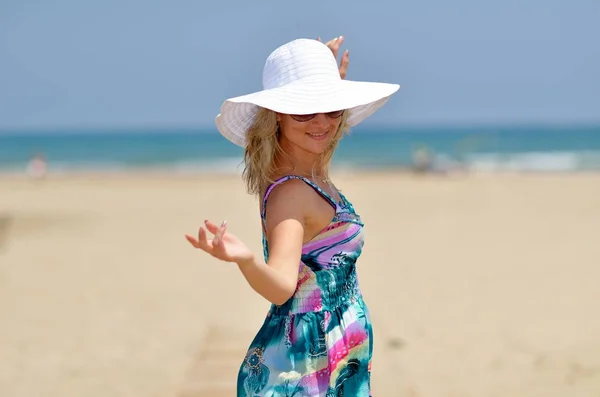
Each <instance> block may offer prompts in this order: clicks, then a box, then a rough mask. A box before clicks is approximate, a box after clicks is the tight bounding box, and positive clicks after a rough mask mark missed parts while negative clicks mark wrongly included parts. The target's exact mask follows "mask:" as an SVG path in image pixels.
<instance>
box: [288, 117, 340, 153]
mask: <svg viewBox="0 0 600 397" xmlns="http://www.w3.org/2000/svg"><path fill="white" fill-rule="evenodd" d="M343 113H344V111H343V110H340V111H336V112H330V113H317V114H315V115H289V114H282V113H278V114H277V121H278V122H279V128H280V134H281V135H280V138H279V143H280V145H282V147H286V148H290V149H292V150H298V149H300V150H301V151H305V152H309V153H311V154H315V155H319V154H321V153H323V152H324V151H325V150H326V149H327V148H328V147H329V146H330V145H331V142H332V140H333V139H334V137H335V134H336V132H337V130H338V128H339V126H340V122H341V120H342V115H343Z"/></svg>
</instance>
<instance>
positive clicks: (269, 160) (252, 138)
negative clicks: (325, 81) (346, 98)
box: [242, 107, 349, 196]
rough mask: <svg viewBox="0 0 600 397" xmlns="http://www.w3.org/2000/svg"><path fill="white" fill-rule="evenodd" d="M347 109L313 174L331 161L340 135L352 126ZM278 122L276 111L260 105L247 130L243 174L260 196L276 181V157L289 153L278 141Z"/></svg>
mask: <svg viewBox="0 0 600 397" xmlns="http://www.w3.org/2000/svg"><path fill="white" fill-rule="evenodd" d="M347 118H348V112H347V111H346V112H344V114H343V115H342V118H341V121H340V125H339V127H338V129H337V131H336V132H335V136H334V137H333V139H332V140H331V144H330V146H329V147H328V148H327V149H326V150H325V151H324V152H323V154H321V155H320V156H319V158H318V160H317V162H316V164H315V167H314V168H313V174H314V173H315V172H316V171H317V170H319V169H323V168H325V167H326V166H328V165H329V163H330V162H331V158H332V156H333V152H334V151H335V148H336V147H337V145H338V143H339V141H340V139H341V138H342V136H343V135H344V133H346V132H347V131H348V130H349V126H348V125H347V123H346V120H347ZM279 137H280V133H279V125H278V123H277V115H276V113H275V112H274V111H272V110H269V109H265V108H263V107H259V109H258V111H257V113H256V117H255V119H254V123H253V124H252V125H251V126H250V128H249V129H248V132H247V134H246V148H245V151H244V171H243V173H242V177H243V179H244V182H245V183H246V189H247V190H248V193H250V194H253V195H256V196H260V195H262V194H264V191H265V190H266V189H267V187H268V186H269V185H270V184H271V183H273V182H274V177H275V176H277V174H278V171H279V170H278V169H277V165H276V164H275V161H276V159H277V157H278V156H287V154H286V153H285V152H284V151H283V149H282V148H281V146H280V145H279Z"/></svg>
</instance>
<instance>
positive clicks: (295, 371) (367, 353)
mask: <svg viewBox="0 0 600 397" xmlns="http://www.w3.org/2000/svg"><path fill="white" fill-rule="evenodd" d="M293 178H296V179H301V180H303V181H304V182H306V183H307V184H309V185H310V186H311V187H313V188H314V189H315V190H316V191H317V192H318V193H319V194H321V195H322V196H323V197H324V198H325V199H326V200H327V201H328V202H329V203H330V204H331V205H332V206H333V207H334V208H335V216H334V218H333V219H332V221H331V223H330V224H329V225H328V226H327V227H326V228H325V229H324V230H322V231H321V232H320V233H319V234H318V235H317V236H316V237H314V238H313V239H312V240H310V241H309V242H307V243H305V244H304V245H303V247H302V256H301V262H300V264H299V274H298V284H297V287H296V291H295V292H294V295H293V296H292V297H291V298H290V299H289V300H288V301H287V302H286V303H284V304H282V305H274V304H273V305H271V308H270V310H269V312H268V313H267V316H266V319H265V321H264V323H263V325H262V327H261V328H260V330H259V331H258V333H257V334H256V336H255V338H254V339H253V341H252V342H251V344H250V347H249V349H248V352H247V353H246V357H245V359H244V361H243V363H242V365H241V367H240V371H239V374H238V380H237V395H238V396H239V397H242V396H243V397H255V396H261V397H262V396H273V397H275V396H278V397H279V396H281V397H283V396H296V397H300V396H323V397H325V396H326V397H330V396H353V397H360V396H370V395H371V387H370V386H371V385H370V375H371V357H372V353H373V333H372V329H371V321H370V318H369V311H368V309H367V306H366V305H365V303H364V301H363V299H362V295H361V292H360V288H359V284H358V281H357V277H356V261H357V259H358V257H359V256H360V254H361V250H362V247H363V223H362V221H361V219H360V216H359V215H358V214H356V212H355V211H354V208H353V206H352V204H351V203H350V202H349V201H348V200H347V199H346V198H345V197H344V195H343V194H341V193H340V197H341V201H340V202H336V201H335V200H334V199H333V198H332V197H331V196H330V195H328V194H327V193H326V192H325V191H323V190H322V189H321V188H319V187H318V186H317V185H316V184H314V183H313V182H312V181H310V180H308V179H306V178H303V177H300V176H296V175H288V176H285V177H283V178H280V179H278V180H277V181H275V182H274V183H273V184H272V185H271V186H269V188H268V189H267V191H266V193H265V196H264V199H263V205H262V207H261V208H262V210H261V218H262V221H263V227H264V222H265V215H266V203H267V199H268V197H269V194H270V193H271V191H272V190H273V188H274V187H275V186H277V185H279V184H281V183H284V182H285V181H288V180H290V179H293ZM263 248H264V256H265V260H267V259H268V247H267V241H266V238H265V236H264V232H263Z"/></svg>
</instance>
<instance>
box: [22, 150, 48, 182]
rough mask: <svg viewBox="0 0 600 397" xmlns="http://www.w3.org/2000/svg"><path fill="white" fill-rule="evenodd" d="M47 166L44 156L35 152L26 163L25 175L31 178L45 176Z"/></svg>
mask: <svg viewBox="0 0 600 397" xmlns="http://www.w3.org/2000/svg"><path fill="white" fill-rule="evenodd" d="M47 168H48V165H47V163H46V157H45V156H44V155H43V154H42V153H37V154H35V155H33V156H32V157H31V160H29V163H28V164H27V175H29V177H30V178H32V179H42V178H44V177H45V176H46V172H47Z"/></svg>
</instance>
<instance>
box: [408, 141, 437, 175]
mask: <svg viewBox="0 0 600 397" xmlns="http://www.w3.org/2000/svg"><path fill="white" fill-rule="evenodd" d="M412 161H413V169H414V171H415V172H417V173H419V174H421V173H428V172H431V171H432V168H433V156H432V154H431V152H430V150H429V148H427V147H426V146H421V147H419V148H418V149H416V150H415V151H414V152H413V156H412Z"/></svg>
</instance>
